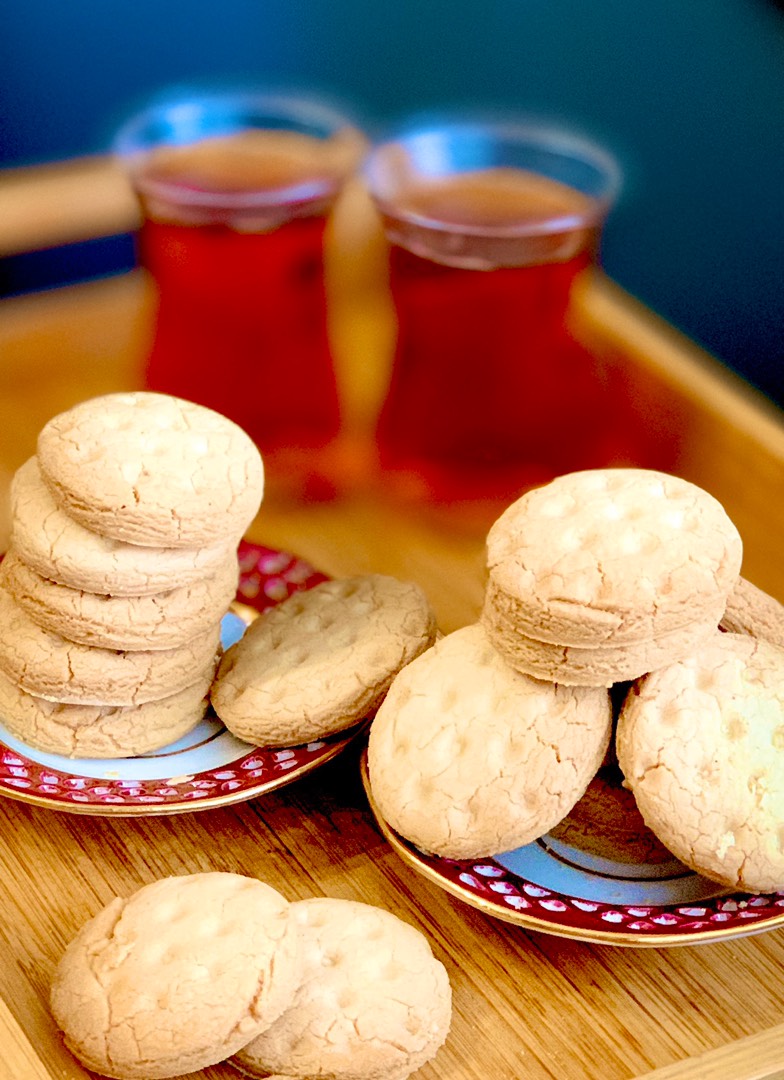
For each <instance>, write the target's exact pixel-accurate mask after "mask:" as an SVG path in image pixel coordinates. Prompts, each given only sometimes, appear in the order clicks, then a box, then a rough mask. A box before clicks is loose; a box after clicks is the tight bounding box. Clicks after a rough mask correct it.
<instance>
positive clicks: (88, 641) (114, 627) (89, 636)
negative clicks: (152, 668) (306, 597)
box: [0, 551, 239, 651]
mask: <svg viewBox="0 0 784 1080" xmlns="http://www.w3.org/2000/svg"><path fill="white" fill-rule="evenodd" d="M238 580H239V564H238V562H237V556H236V555H235V554H233V553H231V554H229V555H228V556H227V558H225V559H224V562H223V565H222V566H220V567H218V569H217V571H215V572H214V573H213V574H211V575H210V577H206V578H202V580H201V581H195V582H192V583H191V584H190V585H183V586H181V587H180V588H177V589H171V590H169V591H168V592H163V593H158V594H157V595H154V596H98V595H97V594H95V593H90V592H84V591H82V590H80V589H71V588H69V586H67V585H58V584H56V583H55V582H54V581H50V580H49V579H48V578H44V577H41V575H40V574H38V573H36V571H35V570H32V569H31V568H30V567H29V566H27V565H26V564H25V563H24V562H23V561H22V560H21V559H20V557H19V556H18V555H17V554H16V552H14V551H11V552H9V553H8V555H6V557H5V558H4V559H3V562H2V564H0V583H2V584H3V585H4V587H5V588H7V589H8V591H9V592H10V593H11V595H12V596H13V598H14V600H15V601H16V603H17V604H18V605H19V606H20V607H21V608H24V610H25V611H26V612H27V614H28V615H29V616H30V618H31V619H32V620H33V621H34V622H36V623H38V625H39V626H42V627H43V628H44V629H45V630H49V631H50V632H51V633H53V634H59V635H60V636H61V637H64V638H67V639H68V640H69V641H76V642H79V643H80V644H82V645H95V646H97V647H99V648H104V649H126V650H128V651H138V650H159V649H174V648H177V647H178V646H180V645H185V644H186V643H187V642H188V641H190V640H191V638H194V637H198V636H199V635H200V634H204V632H205V631H206V630H207V629H209V628H210V627H211V626H214V625H216V624H218V623H220V620H221V619H222V618H223V616H224V615H225V614H226V612H227V611H228V610H229V605H230V604H231V602H232V600H233V599H234V597H235V596H236V593H237V583H238Z"/></svg>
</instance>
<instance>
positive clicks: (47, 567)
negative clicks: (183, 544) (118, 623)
mask: <svg viewBox="0 0 784 1080" xmlns="http://www.w3.org/2000/svg"><path fill="white" fill-rule="evenodd" d="M11 509H12V521H11V546H12V547H13V548H14V550H15V551H17V552H18V554H19V556H20V558H21V559H23V560H24V562H25V563H27V565H28V566H30V567H32V569H33V570H36V571H37V572H38V573H39V574H41V576H42V577H45V578H49V579H50V580H51V581H56V582H57V583H58V584H59V585H68V586H70V587H71V588H72V589H84V590H85V591H86V592H92V593H98V594H104V593H105V594H108V595H110V596H150V595H152V594H154V593H160V592H165V591H167V590H169V589H177V588H181V587H182V586H184V585H190V584H192V583H193V582H194V581H199V580H201V579H202V578H204V577H208V576H209V575H211V574H213V573H215V572H216V571H217V570H218V568H219V567H220V566H221V565H223V564H225V562H226V560H227V559H228V558H229V556H230V555H231V554H232V553H233V552H235V551H236V549H237V542H238V540H239V535H237V536H232V537H231V538H230V539H228V540H220V541H219V542H217V543H215V544H212V545H208V546H200V547H193V548H163V547H139V546H138V545H137V544H125V543H123V542H122V541H121V540H112V539H111V538H110V537H106V536H99V534H98V533H95V532H91V531H90V530H89V529H85V528H84V526H83V525H80V524H79V523H78V522H76V521H74V520H73V519H72V518H70V517H69V516H68V514H66V513H65V511H63V510H61V509H60V507H59V506H58V504H57V502H56V501H55V499H54V496H53V495H52V493H51V491H50V490H49V488H48V487H47V485H46V484H45V483H44V481H43V478H42V477H41V470H40V469H39V467H38V459H37V457H32V458H29V459H28V460H27V461H26V462H25V463H24V465H22V466H21V467H20V468H19V469H17V471H16V473H15V474H14V478H13V481H12V485H11Z"/></svg>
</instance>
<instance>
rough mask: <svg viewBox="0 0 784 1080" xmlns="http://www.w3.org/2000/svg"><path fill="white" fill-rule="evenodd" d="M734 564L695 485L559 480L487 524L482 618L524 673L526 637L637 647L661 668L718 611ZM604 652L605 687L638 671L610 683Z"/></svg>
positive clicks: (664, 478) (579, 645)
mask: <svg viewBox="0 0 784 1080" xmlns="http://www.w3.org/2000/svg"><path fill="white" fill-rule="evenodd" d="M741 559H742V542H741V538H740V535H739V533H738V530H737V529H736V527H735V525H734V524H733V522H732V521H731V520H730V518H729V517H728V515H727V513H726V511H725V510H724V508H723V507H722V505H721V503H719V502H718V500H716V499H715V498H714V497H713V496H712V495H710V494H709V493H708V492H706V491H704V490H703V489H702V488H700V487H697V486H696V485H695V484H692V483H689V482H688V481H686V480H683V479H681V478H679V477H676V476H671V475H668V474H666V473H660V472H656V471H653V470H648V469H632V468H628V469H593V470H585V471H582V472H575V473H568V474H566V475H564V476H560V477H557V478H556V479H555V480H553V481H552V482H551V483H549V484H547V485H545V486H544V487H541V488H536V489H534V490H532V491H529V492H527V493H526V494H525V495H523V496H522V497H521V498H520V499H518V500H517V501H516V502H515V503H513V504H512V505H511V506H510V507H509V508H508V509H507V510H506V511H505V512H504V513H503V514H502V515H501V516H500V518H499V519H498V520H497V521H496V522H495V523H494V524H493V526H492V527H491V529H490V531H489V533H488V536H487V566H488V587H487V593H486V598H485V605H484V611H483V614H482V619H483V621H484V622H485V625H486V626H487V629H488V633H489V634H490V636H491V638H492V640H493V641H494V642H495V643H496V645H497V647H498V648H499V649H501V651H503V653H504V655H505V656H506V657H507V659H508V660H509V662H510V663H512V664H514V665H515V666H516V667H518V668H519V670H521V671H525V672H528V667H527V664H526V648H527V646H525V639H529V640H533V641H538V642H542V643H543V644H544V645H552V646H554V647H556V648H558V649H595V650H599V649H606V650H619V653H616V655H620V656H622V657H624V658H626V659H629V658H630V657H632V656H633V655H634V650H635V649H636V650H638V651H641V652H642V654H643V655H644V654H645V650H646V649H648V650H653V652H654V653H655V654H656V655H657V659H656V661H655V662H656V663H657V664H658V663H670V662H673V661H675V660H678V659H680V657H681V656H685V655H688V653H689V651H690V650H691V648H692V646H693V645H695V644H696V643H697V642H698V641H699V640H700V638H701V637H703V636H704V627H705V625H706V624H708V623H709V622H711V621H715V620H717V616H720V614H721V613H722V612H723V609H724V606H725V604H726V601H727V597H728V596H729V594H730V591H731V590H732V588H733V587H734V585H735V583H736V582H737V580H738V576H739V572H740V565H741ZM692 630H694V632H695V636H694V638H693V639H692V637H691V631H692ZM517 635H519V636H520V637H521V639H523V648H522V650H518V649H517V647H516V642H515V638H516V636H517ZM676 641H677V642H678V646H677V648H674V647H673V643H674V642H676ZM578 655H579V654H578ZM604 655H605V660H606V663H607V667H608V671H607V672H606V679H605V680H604V682H605V683H606V682H607V681H612V679H613V678H614V679H615V681H622V680H624V679H629V678H633V677H636V676H638V675H642V674H644V673H645V671H646V668H645V663H646V661H644V660H640V663H639V664H637V665H636V667H637V670H634V668H635V664H634V663H631V664H629V665H626V666H625V667H624V668H623V669H621V670H618V672H617V675H616V672H615V671H614V669H613V661H612V659H611V657H612V654H611V652H609V651H608V652H607V653H605V654H604ZM567 668H568V665H567ZM528 673H530V674H538V673H539V671H538V670H537V671H530V672H528ZM567 673H568V671H567V670H565V671H564V672H563V674H564V676H566V675H567ZM561 674H562V672H561V669H560V668H558V669H553V672H552V677H554V678H559V677H560V676H561Z"/></svg>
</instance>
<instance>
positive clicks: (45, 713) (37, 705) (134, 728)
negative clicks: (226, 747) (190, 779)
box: [0, 672, 211, 758]
mask: <svg viewBox="0 0 784 1080" xmlns="http://www.w3.org/2000/svg"><path fill="white" fill-rule="evenodd" d="M210 681H211V680H210V678H209V676H208V677H206V678H202V679H201V680H200V681H199V682H197V683H195V684H194V685H193V686H188V687H186V688H185V689H184V690H180V691H179V693H177V694H172V695H171V696H170V697H166V698H162V699H161V700H160V701H150V702H148V703H147V704H145V705H115V706H111V705H69V704H63V703H62V702H57V701H46V700H45V699H44V698H38V697H35V696H34V695H33V694H28V693H27V692H26V691H24V690H22V689H21V688H20V687H19V686H17V685H16V683H14V682H12V681H11V679H9V678H8V676H7V675H4V674H3V673H2V672H0V719H1V720H2V724H3V726H4V728H5V729H6V731H8V732H10V733H11V735H14V736H15V737H16V738H17V739H21V741H22V742H24V743H25V744H26V745H27V746H34V747H36V749H38V750H44V751H46V753H49V754H61V755H63V756H64V757H70V758H120V757H136V756H137V755H139V754H149V753H152V752H153V751H154V750H160V749H161V747H164V746H169V745H170V744H171V743H173V742H176V741H177V739H181V738H182V737H183V736H184V735H187V734H188V733H189V732H190V731H193V729H194V728H195V727H196V726H197V725H198V724H199V722H200V721H201V720H202V719H203V718H204V715H205V713H206V711H207V706H208V704H209V688H210Z"/></svg>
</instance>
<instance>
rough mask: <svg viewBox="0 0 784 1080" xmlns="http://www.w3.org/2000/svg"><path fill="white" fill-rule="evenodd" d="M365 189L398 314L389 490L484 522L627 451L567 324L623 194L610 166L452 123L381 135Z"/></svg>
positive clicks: (380, 431) (608, 160)
mask: <svg viewBox="0 0 784 1080" xmlns="http://www.w3.org/2000/svg"><path fill="white" fill-rule="evenodd" d="M364 178H365V181H366V183H367V186H368V188H369V191H370V194H371V196H372V198H373V200H374V202H375V205H376V207H377V209H378V211H379V213H380V215H381V218H382V221H383V225H384V229H385V233H386V236H387V239H388V241H389V273H390V288H391V295H392V300H393V303H394V309H395V315H396V318H397V343H396V350H395V355H394V360H393V366H392V373H391V380H390V383H389V388H388V392H387V395H386V399H385V401H384V403H383V406H382V409H381V414H380V417H379V421H378V427H377V433H376V434H377V449H378V455H379V460H380V465H381V468H382V470H383V471H384V473H385V474H386V478H387V480H388V481H389V483H390V484H391V485H393V487H395V488H396V489H397V490H398V491H399V492H401V493H403V494H404V495H406V496H407V497H412V498H414V499H418V500H421V501H423V502H429V503H433V504H466V505H471V504H475V505H477V506H481V505H483V504H485V503H487V504H488V505H489V507H490V512H491V513H494V512H495V510H496V509H497V507H498V506H503V505H505V504H506V503H507V502H509V501H511V500H512V499H514V498H516V497H517V495H518V494H519V493H520V492H521V491H523V490H525V489H526V488H527V487H530V486H532V485H535V484H538V483H541V482H544V481H546V480H548V479H550V478H552V476H553V475H556V474H558V473H560V472H565V471H568V470H570V469H573V468H582V467H594V466H597V465H599V464H607V463H609V462H611V461H612V460H613V459H614V458H615V457H617V456H618V454H623V453H625V449H624V448H621V447H616V446H614V445H613V442H612V427H611V426H609V427H608V425H607V424H606V423H604V420H606V417H607V415H608V410H609V409H610V401H609V397H608V388H607V386H606V385H605V379H604V375H603V373H602V371H601V370H600V368H599V366H598V365H597V364H596V363H595V361H594V360H593V358H592V357H590V356H589V355H588V354H587V353H586V352H585V351H584V350H583V349H582V348H581V347H580V346H579V345H578V344H577V343H576V342H575V341H574V340H573V338H572V337H571V335H570V333H569V330H568V328H567V312H568V308H569V303H570V295H571V292H572V287H573V285H574V283H575V281H576V279H577V278H578V276H579V275H580V274H582V273H583V271H585V270H586V269H587V268H588V267H590V266H591V265H592V264H593V263H594V262H595V261H596V258H597V250H598V243H599V238H600V233H601V229H602V226H603V224H604V221H605V218H606V216H607V213H608V211H609V210H610V208H611V206H612V204H613V200H614V198H615V196H616V192H617V190H618V186H619V170H618V167H617V165H616V163H615V161H614V159H613V158H612V157H611V155H609V154H608V153H606V152H605V151H603V150H602V149H601V148H599V147H597V146H595V145H593V144H592V143H591V142H588V141H586V140H584V139H582V138H578V137H576V136H574V135H571V134H568V133H564V132H561V131H556V130H552V129H550V128H547V127H542V126H537V125H533V124H528V123H518V122H513V121H507V120H503V119H498V120H491V121H489V122H488V121H485V120H482V121H474V120H463V119H457V120H450V121H443V122H438V123H435V124H429V125H420V126H412V127H409V128H406V129H404V130H402V131H401V132H400V133H399V134H394V135H390V136H389V137H388V138H385V139H384V140H383V141H381V142H379V143H378V144H377V145H376V146H375V147H374V148H373V149H372V151H371V153H370V155H369V157H368V159H367V160H366V164H365V168H364Z"/></svg>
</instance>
